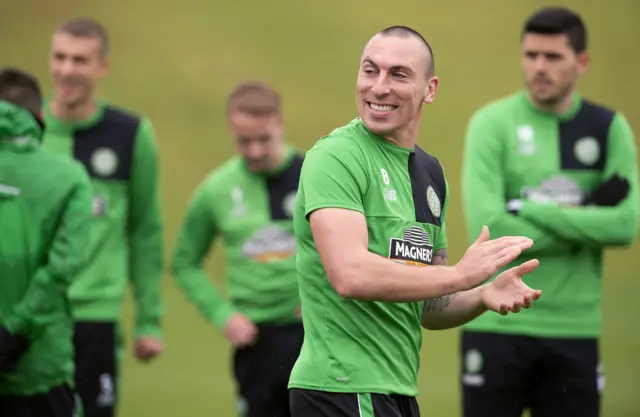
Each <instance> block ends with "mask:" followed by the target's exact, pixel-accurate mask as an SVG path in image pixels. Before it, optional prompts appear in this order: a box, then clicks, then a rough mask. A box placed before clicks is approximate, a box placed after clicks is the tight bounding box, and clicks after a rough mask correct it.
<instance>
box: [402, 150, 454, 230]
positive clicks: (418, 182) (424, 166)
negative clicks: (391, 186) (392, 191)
mask: <svg viewBox="0 0 640 417" xmlns="http://www.w3.org/2000/svg"><path fill="white" fill-rule="evenodd" d="M409 177H410V178H411V191H412V194H413V205H414V207H415V210H416V221H417V222H419V223H427V224H433V225H436V226H438V227H442V220H441V218H442V217H441V216H438V217H436V216H434V215H433V213H432V212H431V210H430V209H429V204H428V203H427V188H428V187H429V186H431V187H433V189H434V191H435V192H436V195H437V196H438V199H439V200H440V212H442V208H443V207H444V201H445V198H446V197H447V196H446V193H447V187H446V183H445V178H444V171H443V170H442V165H440V161H438V159H437V158H436V157H435V156H432V155H430V154H428V153H426V152H425V151H423V150H422V149H421V148H420V147H419V146H416V147H415V152H413V153H411V154H409Z"/></svg>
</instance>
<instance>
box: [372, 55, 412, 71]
mask: <svg viewBox="0 0 640 417" xmlns="http://www.w3.org/2000/svg"><path fill="white" fill-rule="evenodd" d="M362 63H363V64H369V65H372V66H374V67H376V68H378V65H377V64H376V63H375V62H373V61H372V60H371V58H365V59H363V60H362ZM389 71H391V72H393V71H404V72H406V73H408V74H410V75H415V72H414V71H413V70H412V69H411V68H409V67H407V66H404V65H393V66H391V68H389Z"/></svg>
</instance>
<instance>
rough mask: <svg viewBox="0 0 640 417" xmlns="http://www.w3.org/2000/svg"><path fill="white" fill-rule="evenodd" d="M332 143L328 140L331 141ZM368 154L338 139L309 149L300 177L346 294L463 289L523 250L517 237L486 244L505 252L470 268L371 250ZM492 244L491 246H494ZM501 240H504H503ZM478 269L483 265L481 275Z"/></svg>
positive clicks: (413, 294) (331, 268)
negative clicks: (425, 263) (416, 262)
mask: <svg viewBox="0 0 640 417" xmlns="http://www.w3.org/2000/svg"><path fill="white" fill-rule="evenodd" d="M327 145H328V146H327ZM365 164H366V160H365V155H364V154H363V152H362V151H360V150H359V149H358V148H357V147H356V146H355V145H354V144H353V143H352V142H350V141H346V140H345V141H343V142H338V141H335V142H333V143H328V144H322V146H318V147H317V148H315V149H313V150H311V151H309V152H308V153H307V155H306V158H305V163H304V165H303V168H302V173H301V177H300V183H301V184H300V187H301V189H302V190H303V193H304V195H303V198H304V208H305V216H307V218H308V219H309V222H310V226H311V230H312V233H313V238H314V241H315V244H316V247H317V250H318V254H319V256H320V259H321V261H322V264H323V266H324V270H325V273H326V275H327V278H328V280H329V282H330V283H331V284H332V286H333V287H334V289H335V290H336V292H337V293H338V294H340V295H341V296H342V297H344V298H353V299H362V300H373V301H387V302H410V301H422V300H425V299H427V298H432V297H440V296H443V295H447V294H452V293H455V292H457V291H461V290H465V289H468V288H471V287H474V286H477V285H479V284H481V283H482V282H483V281H484V280H487V279H489V278H490V277H491V276H493V274H495V272H497V270H498V269H499V268H501V267H503V266H504V265H506V264H507V263H508V262H511V261H512V260H513V259H515V257H516V256H517V255H518V254H519V252H518V253H517V254H515V253H514V251H513V246H512V245H511V244H512V243H513V242H510V241H509V240H508V239H507V240H502V241H492V243H490V244H488V245H487V246H486V248H487V249H488V250H490V248H492V250H493V251H494V252H493V254H494V255H495V254H496V253H497V252H500V251H502V252H501V253H502V255H503V256H502V257H499V256H494V255H491V256H487V257H486V260H483V259H482V257H478V258H477V259H475V260H474V261H479V263H480V264H479V265H477V266H474V268H475V270H474V271H473V273H472V274H467V273H464V272H462V271H467V269H466V268H459V267H458V266H430V267H428V268H416V267H412V266H408V265H403V264H399V263H395V262H393V261H391V260H389V259H387V258H384V257H382V256H379V255H376V254H374V253H372V252H369V250H368V229H367V223H366V219H365V216H364V206H363V197H364V195H365V193H366V189H367V188H368V175H367V169H366V167H365ZM492 245H493V246H492ZM500 245H503V246H500ZM476 271H481V272H480V274H479V275H483V277H482V279H478V278H477V276H473V277H470V276H469V275H478V274H476Z"/></svg>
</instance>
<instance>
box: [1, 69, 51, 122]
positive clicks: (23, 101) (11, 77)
mask: <svg viewBox="0 0 640 417" xmlns="http://www.w3.org/2000/svg"><path fill="white" fill-rule="evenodd" d="M0 100H4V101H7V102H9V103H11V104H13V105H16V106H19V107H23V108H25V109H27V110H29V112H30V113H31V114H32V115H33V117H35V119H36V120H37V121H38V123H39V124H40V127H43V126H44V124H43V122H42V119H41V117H40V112H41V109H42V91H41V89H40V83H39V82H38V80H37V79H36V78H35V77H34V76H33V75H31V74H29V73H27V72H25V71H22V70H20V69H18V68H12V67H7V68H1V69H0Z"/></svg>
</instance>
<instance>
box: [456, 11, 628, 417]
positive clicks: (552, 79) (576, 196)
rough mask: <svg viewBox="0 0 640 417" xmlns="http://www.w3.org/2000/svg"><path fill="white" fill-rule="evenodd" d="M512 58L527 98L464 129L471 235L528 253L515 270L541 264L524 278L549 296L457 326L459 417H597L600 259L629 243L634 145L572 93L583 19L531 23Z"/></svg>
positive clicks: (504, 102)
mask: <svg viewBox="0 0 640 417" xmlns="http://www.w3.org/2000/svg"><path fill="white" fill-rule="evenodd" d="M521 59H522V68H523V72H524V76H525V81H526V89H525V91H520V92H517V93H516V94H513V95H510V96H509V97H505V98H501V99H499V100H497V101H494V102H492V103H489V104H488V105H486V106H484V107H483V108H482V109H480V110H478V111H477V113H476V114H475V115H474V116H473V117H472V119H471V121H470V123H469V126H468V131H467V138H466V146H465V152H464V163H463V175H462V178H463V180H462V191H463V193H462V194H463V202H464V208H465V210H464V211H465V216H466V221H467V228H468V231H469V233H470V236H471V237H473V235H474V234H475V233H477V232H478V231H479V230H480V229H481V228H482V227H483V225H485V224H488V225H489V227H491V230H493V232H494V233H495V235H496V236H506V235H511V234H518V235H524V236H528V237H530V238H531V239H533V240H534V241H535V242H536V243H535V245H534V246H533V248H532V249H531V250H530V251H528V253H527V254H526V255H525V257H524V259H528V258H530V257H536V258H538V259H539V260H540V262H541V264H542V266H541V267H540V268H539V269H538V270H537V271H535V272H534V273H532V274H531V275H530V276H528V277H527V278H528V279H530V280H531V282H535V284H536V285H537V286H538V287H539V288H540V289H542V291H544V292H545V294H546V295H545V298H544V299H542V300H541V301H540V302H539V303H537V304H536V307H535V310H534V311H532V312H527V313H525V314H520V315H518V316H509V317H500V316H498V315H484V316H482V317H479V318H478V319H476V320H474V321H472V322H471V323H469V324H468V325H467V326H466V327H465V331H464V332H463V335H462V343H461V345H462V346H461V347H462V358H461V360H462V367H461V368H462V372H463V375H462V384H463V395H464V407H463V409H464V416H465V417H489V416H491V417H520V416H521V415H522V412H523V409H524V408H530V409H531V414H532V415H534V416H538V415H540V416H545V417H555V416H558V417H559V416H582V417H597V416H598V415H599V412H600V394H601V390H602V387H603V375H602V367H601V366H600V361H599V349H598V339H599V337H600V332H601V329H602V304H601V300H602V292H601V286H602V278H603V277H602V262H603V252H604V249H605V248H607V247H615V246H618V247H620V246H626V245H630V244H631V243H632V242H633V241H634V239H635V238H636V235H637V233H638V225H639V222H638V215H639V207H640V204H639V194H638V167H637V163H636V145H635V143H634V139H633V134H632V132H631V128H630V126H629V123H628V122H627V120H626V118H625V117H624V115H623V114H622V113H620V112H618V111H615V110H612V109H608V108H606V107H603V106H601V105H599V104H596V103H593V102H591V101H588V100H584V99H582V98H581V97H580V96H579V94H578V93H577V92H576V83H577V81H578V78H579V77H580V75H582V74H584V73H585V71H586V70H587V66H588V63H589V55H588V53H587V34H586V29H585V27H584V24H583V22H582V19H581V18H580V16H579V15H578V14H576V13H575V12H573V11H571V10H568V9H565V8H547V9H543V10H540V11H539V12H537V13H535V14H534V15H533V16H531V17H530V18H529V19H528V20H527V21H526V23H525V25H524V28H523V32H522V58H521ZM617 278H622V277H617Z"/></svg>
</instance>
